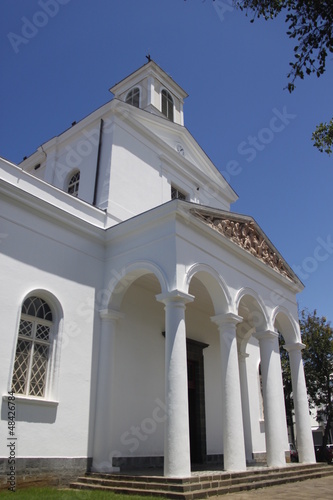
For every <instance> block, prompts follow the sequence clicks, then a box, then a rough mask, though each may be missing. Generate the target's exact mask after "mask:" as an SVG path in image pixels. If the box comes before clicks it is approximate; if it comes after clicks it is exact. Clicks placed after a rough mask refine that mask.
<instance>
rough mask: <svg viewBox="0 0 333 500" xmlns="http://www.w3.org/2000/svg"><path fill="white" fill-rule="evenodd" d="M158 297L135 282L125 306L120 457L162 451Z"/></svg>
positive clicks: (120, 332) (119, 361)
mask: <svg viewBox="0 0 333 500" xmlns="http://www.w3.org/2000/svg"><path fill="white" fill-rule="evenodd" d="M155 295H156V294H155V293H154V292H151V291H148V290H146V289H145V288H142V287H139V286H136V285H135V284H133V285H131V286H130V287H129V289H128V291H127V292H126V295H125V297H124V300H123V303H122V307H121V312H122V313H124V315H125V317H124V319H122V320H120V321H119V322H118V328H117V337H116V356H115V357H116V364H115V393H114V395H115V402H116V403H115V405H114V406H115V412H114V415H113V418H112V426H113V443H112V444H111V449H112V450H113V451H114V450H116V451H117V452H118V453H117V454H118V455H119V456H124V457H131V456H162V455H163V442H164V423H163V422H161V420H163V419H164V417H165V410H164V407H163V404H164V345H165V339H164V337H163V335H162V332H163V331H164V330H165V326H164V306H163V304H161V303H159V302H157V300H156V298H155ZM112 387H113V386H112Z"/></svg>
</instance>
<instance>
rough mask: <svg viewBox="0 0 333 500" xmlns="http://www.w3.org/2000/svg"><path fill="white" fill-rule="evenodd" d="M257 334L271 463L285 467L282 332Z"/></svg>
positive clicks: (270, 465) (285, 435) (266, 432)
mask: <svg viewBox="0 0 333 500" xmlns="http://www.w3.org/2000/svg"><path fill="white" fill-rule="evenodd" d="M256 338H257V339H258V340H259V345H260V357H261V376H262V390H263V399H264V414H265V436H266V457H267V465H268V466H269V467H283V466H285V464H286V457H285V452H286V451H287V445H288V435H287V424H286V411H285V404H284V394H283V384H282V371H281V360H280V350H279V340H278V333H276V332H273V331H270V330H267V331H265V332H260V333H257V334H256Z"/></svg>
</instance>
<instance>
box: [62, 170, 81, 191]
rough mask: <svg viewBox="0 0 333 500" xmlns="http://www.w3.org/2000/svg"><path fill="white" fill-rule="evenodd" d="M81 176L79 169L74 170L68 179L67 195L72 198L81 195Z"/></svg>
mask: <svg viewBox="0 0 333 500" xmlns="http://www.w3.org/2000/svg"><path fill="white" fill-rule="evenodd" d="M80 175H81V172H80V170H79V169H78V168H76V169H75V170H72V171H71V172H70V174H69V175H68V177H67V182H66V189H67V193H68V194H70V195H71V196H75V197H76V198H77V197H78V195H79V187H80Z"/></svg>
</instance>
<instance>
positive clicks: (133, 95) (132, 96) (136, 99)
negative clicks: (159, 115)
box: [126, 87, 140, 108]
mask: <svg viewBox="0 0 333 500" xmlns="http://www.w3.org/2000/svg"><path fill="white" fill-rule="evenodd" d="M126 102H127V103H128V104H132V106H135V107H136V108H138V107H139V106H140V89H139V88H138V87H135V88H134V89H132V90H130V91H129V93H128V94H127V96H126Z"/></svg>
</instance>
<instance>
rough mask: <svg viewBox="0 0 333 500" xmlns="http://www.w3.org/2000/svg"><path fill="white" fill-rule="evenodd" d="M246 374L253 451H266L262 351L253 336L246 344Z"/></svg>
mask: <svg viewBox="0 0 333 500" xmlns="http://www.w3.org/2000/svg"><path fill="white" fill-rule="evenodd" d="M246 353H247V354H248V355H249V357H248V358H246V361H245V363H246V374H247V381H248V394H249V398H248V399H249V403H250V408H249V410H250V417H251V442H252V451H253V452H254V453H260V452H265V451H266V443H265V422H264V414H263V406H262V399H261V391H260V381H259V371H258V370H259V362H260V351H259V344H258V341H257V340H256V339H255V338H253V337H251V338H250V340H249V342H248V343H247V346H246Z"/></svg>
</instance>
